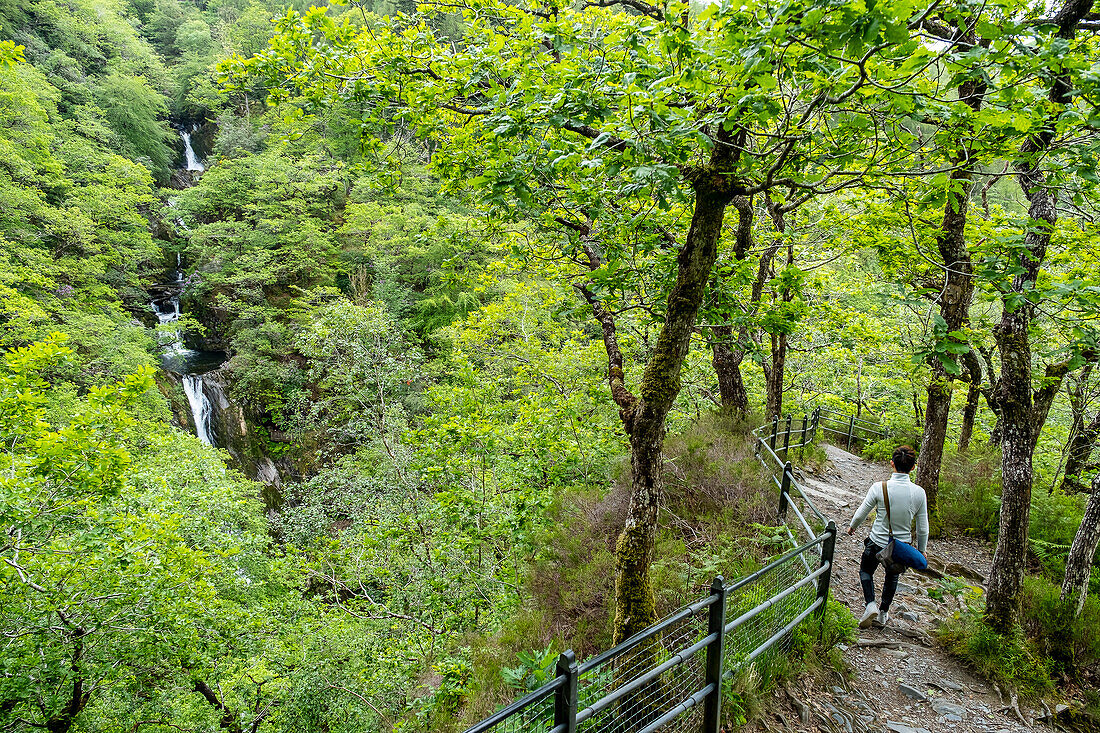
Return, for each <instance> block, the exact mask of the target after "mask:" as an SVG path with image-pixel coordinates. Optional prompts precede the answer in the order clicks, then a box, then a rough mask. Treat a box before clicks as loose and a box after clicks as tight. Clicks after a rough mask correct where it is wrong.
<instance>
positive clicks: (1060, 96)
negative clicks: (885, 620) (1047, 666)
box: [985, 0, 1093, 632]
mask: <svg viewBox="0 0 1100 733" xmlns="http://www.w3.org/2000/svg"><path fill="white" fill-rule="evenodd" d="M1092 5H1093V0H1067V1H1066V3H1065V5H1064V6H1063V7H1062V8H1061V9H1060V10H1059V11H1058V12H1057V13H1056V14H1055V16H1054V18H1053V23H1054V24H1055V25H1057V27H1058V31H1057V36H1058V37H1059V38H1062V39H1066V40H1069V39H1072V38H1074V37H1075V36H1076V33H1077V24H1078V23H1079V22H1080V21H1081V19H1082V18H1084V17H1085V16H1087V15H1088V14H1089V13H1090V12H1091V11H1092ZM1073 94H1074V88H1073V83H1072V80H1071V79H1070V78H1069V77H1068V75H1066V74H1064V73H1057V74H1055V75H1054V76H1053V77H1052V78H1051V87H1050V95H1049V98H1050V102H1051V106H1052V113H1051V114H1052V116H1051V118H1050V119H1048V121H1047V123H1046V124H1045V125H1044V126H1043V127H1042V128H1041V129H1040V130H1039V131H1038V132H1037V133H1035V134H1034V135H1032V136H1031V137H1029V138H1028V139H1027V140H1026V141H1025V142H1024V144H1023V145H1022V146H1021V148H1020V155H1019V158H1018V160H1019V162H1018V163H1017V164H1016V175H1017V180H1018V181H1019V183H1020V188H1022V189H1023V191H1024V195H1025V196H1027V199H1028V219H1029V220H1030V222H1032V224H1031V225H1030V226H1029V228H1028V231H1027V234H1026V235H1025V237H1024V246H1023V249H1022V251H1021V252H1020V254H1019V258H1018V260H1017V261H1016V262H1015V263H1014V264H1015V265H1016V267H1017V274H1016V276H1015V277H1014V278H1013V283H1012V288H1011V289H1010V290H1009V291H1008V292H1006V293H1005V294H1004V295H1003V301H1004V313H1003V315H1002V316H1001V320H1000V322H999V323H998V324H997V326H996V328H995V329H994V337H995V338H996V340H997V347H998V349H999V350H1000V354H1001V378H1000V380H999V383H998V386H997V389H996V392H997V402H998V403H999V405H1000V406H1001V415H1000V417H1001V423H1002V426H1003V427H1002V430H1003V432H1002V436H1001V480H1002V490H1001V519H1000V531H999V534H998V536H997V549H996V550H995V551H994V553H993V567H992V570H991V572H990V575H989V587H988V595H987V598H986V608H985V619H986V622H987V623H988V624H989V625H990V626H992V627H993V628H994V629H996V630H998V631H1001V632H1007V631H1009V630H1010V629H1011V628H1012V627H1013V626H1014V625H1015V623H1016V616H1017V610H1018V606H1019V600H1020V583H1021V580H1022V578H1023V572H1024V561H1025V558H1026V555H1027V538H1028V528H1029V522H1030V518H1031V517H1030V511H1031V489H1032V479H1033V470H1032V455H1033V453H1034V450H1035V444H1036V442H1037V441H1038V438H1039V431H1040V430H1041V429H1042V424H1043V422H1045V420H1046V412H1047V411H1048V410H1049V409H1050V401H1052V400H1053V393H1051V390H1054V391H1055V392H1056V391H1057V389H1059V387H1060V385H1061V380H1062V378H1064V376H1065V371H1068V365H1067V368H1066V369H1065V370H1063V371H1062V372H1061V374H1058V375H1057V380H1056V381H1055V380H1054V379H1053V378H1052V377H1053V376H1054V375H1053V374H1051V369H1050V368H1048V370H1047V372H1048V374H1047V376H1048V377H1049V378H1048V379H1047V380H1046V381H1045V383H1044V385H1043V387H1042V389H1041V390H1040V393H1041V394H1040V404H1039V405H1036V404H1035V402H1034V400H1033V395H1032V376H1033V375H1032V368H1031V343H1030V329H1031V323H1032V316H1033V313H1034V310H1035V306H1034V304H1032V303H1031V302H1030V301H1029V300H1028V299H1027V298H1026V297H1024V298H1021V297H1020V296H1021V295H1023V294H1025V293H1028V292H1030V291H1031V289H1032V288H1033V287H1034V285H1035V283H1036V281H1037V280H1038V277H1039V271H1040V269H1041V267H1042V264H1043V259H1044V258H1045V257H1046V251H1047V246H1048V245H1049V244H1050V238H1051V235H1052V233H1053V231H1054V226H1055V224H1056V223H1057V221H1058V207H1057V201H1056V199H1055V194H1054V191H1053V190H1052V187H1051V182H1050V181H1049V180H1048V177H1047V175H1046V173H1045V172H1044V171H1043V170H1042V169H1041V168H1040V167H1039V163H1038V161H1039V160H1041V159H1042V155H1041V154H1042V153H1043V152H1045V151H1046V150H1047V149H1049V148H1050V145H1051V143H1052V142H1053V140H1054V137H1055V134H1056V127H1055V124H1056V121H1057V119H1058V116H1059V115H1060V112H1061V110H1062V109H1063V108H1064V107H1065V106H1066V105H1067V104H1069V103H1070V102H1071V101H1072V99H1073ZM1042 402H1045V403H1046V404H1045V405H1043V404H1041V403H1042Z"/></svg>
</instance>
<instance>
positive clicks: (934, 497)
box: [915, 28, 986, 523]
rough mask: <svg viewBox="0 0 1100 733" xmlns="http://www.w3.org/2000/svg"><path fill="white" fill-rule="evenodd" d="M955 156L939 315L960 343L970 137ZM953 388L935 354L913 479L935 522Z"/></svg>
mask: <svg viewBox="0 0 1100 733" xmlns="http://www.w3.org/2000/svg"><path fill="white" fill-rule="evenodd" d="M961 31H962V29H961V28H960V32H961ZM969 36H970V37H969V38H966V41H967V43H970V44H973V43H974V37H973V34H972V33H971V34H969ZM985 90H986V87H985V84H984V83H980V82H975V81H966V82H963V83H962V84H960V85H959V100H960V101H962V102H963V103H964V104H966V106H968V107H969V108H970V109H972V110H974V111H975V112H976V111H978V110H980V109H981V106H982V97H983V95H984V94H985ZM951 157H952V162H953V163H954V164H955V165H958V166H960V167H959V168H956V169H955V170H954V171H952V173H951V181H952V182H953V183H954V185H952V186H949V188H948V193H947V201H946V203H945V204H944V208H943V222H942V223H941V225H940V232H939V235H938V236H937V237H936V247H937V248H938V249H939V253H940V257H941V259H942V260H943V264H944V285H943V290H942V291H941V293H940V317H941V318H943V320H944V323H945V324H946V326H945V330H946V332H947V334H946V335H945V336H944V337H945V338H946V339H948V340H949V341H951V342H954V343H958V342H959V339H957V338H954V337H952V336H951V335H950V334H951V333H954V332H958V331H959V330H960V329H962V328H963V327H965V326H966V325H967V324H968V323H969V322H970V303H971V302H972V301H973V299H974V278H973V267H972V266H971V263H970V251H969V250H968V249H967V247H966V213H967V204H968V203H969V201H970V190H971V188H973V186H974V182H973V173H972V171H971V170H970V169H969V168H967V167H962V166H965V165H966V164H967V163H969V162H970V160H971V146H970V144H969V143H968V142H966V143H963V144H961V145H959V147H958V148H957V149H956V150H955V151H954V152H953V154H952V156H951ZM960 360H961V359H960ZM951 393H952V389H951V376H950V375H949V374H948V373H947V369H946V368H945V366H944V364H943V363H942V362H941V361H940V360H939V359H938V358H933V360H932V379H931V381H930V382H929V384H928V402H927V404H926V406H925V408H924V434H923V435H922V436H921V444H920V462H919V463H918V464H917V471H916V476H915V481H916V482H917V484H919V485H920V486H921V487H922V488H923V489H924V491H925V494H926V495H927V497H928V515H929V518H930V519H931V520H932V521H933V523H935V519H936V516H937V513H938V507H939V493H940V466H941V464H942V463H943V446H944V443H945V442H946V441H947V422H948V419H949V418H950V417H951Z"/></svg>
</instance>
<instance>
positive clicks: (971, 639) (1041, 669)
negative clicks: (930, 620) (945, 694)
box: [936, 608, 1054, 697]
mask: <svg viewBox="0 0 1100 733" xmlns="http://www.w3.org/2000/svg"><path fill="white" fill-rule="evenodd" d="M936 634H937V637H938V639H939V641H940V643H941V644H943V646H944V647H945V648H946V649H947V650H948V651H950V652H951V653H952V654H954V655H955V656H957V657H959V658H960V659H962V660H963V661H965V662H967V663H968V664H970V665H971V666H972V667H973V668H974V671H975V672H977V673H978V674H979V675H980V676H982V677H984V678H985V679H987V680H989V681H990V682H995V683H998V684H1000V685H1002V686H1008V687H1010V688H1013V689H1016V690H1019V692H1020V693H1021V694H1022V695H1024V696H1025V697H1036V696H1041V695H1046V694H1050V693H1051V692H1053V691H1054V684H1053V682H1052V681H1051V676H1050V670H1049V667H1048V662H1047V660H1046V659H1044V658H1043V656H1042V655H1041V654H1040V653H1039V652H1038V650H1037V649H1036V648H1035V645H1034V644H1033V643H1032V642H1031V641H1030V640H1029V639H1028V638H1027V637H1026V636H1025V635H1024V632H1023V630H1022V629H1020V628H1019V627H1017V628H1016V629H1014V630H1013V631H1012V632H1011V633H1009V634H1000V633H998V632H996V631H994V630H993V629H992V628H990V627H989V626H987V625H986V624H985V622H984V620H983V619H982V616H981V612H980V611H979V610H978V609H976V608H971V609H970V610H968V611H965V612H963V613H961V614H959V615H957V616H956V617H955V618H953V619H950V620H948V621H947V622H945V623H944V624H943V625H941V626H940V628H939V630H938V631H937V632H936Z"/></svg>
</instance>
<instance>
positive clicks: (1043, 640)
mask: <svg viewBox="0 0 1100 733" xmlns="http://www.w3.org/2000/svg"><path fill="white" fill-rule="evenodd" d="M1060 596H1061V587H1060V586H1058V585H1057V584H1055V583H1052V582H1050V581H1049V580H1047V579H1046V578H1041V577H1034V576H1027V577H1025V578H1024V583H1023V588H1022V593H1021V608H1020V621H1021V625H1022V626H1023V628H1024V632H1025V633H1026V634H1027V636H1028V638H1029V639H1031V640H1032V641H1033V643H1034V645H1035V648H1036V649H1037V650H1038V651H1039V652H1040V653H1041V654H1042V655H1043V656H1044V657H1046V658H1049V660H1050V671H1051V672H1052V673H1053V674H1054V675H1055V676H1056V677H1076V676H1078V675H1079V674H1080V673H1081V672H1083V671H1084V670H1086V669H1087V668H1090V667H1093V666H1096V665H1097V664H1098V663H1100V634H1097V633H1096V630H1097V629H1100V598H1097V597H1096V596H1089V597H1087V598H1086V599H1085V608H1084V611H1082V613H1081V615H1080V616H1079V617H1077V618H1074V614H1073V611H1074V609H1073V604H1072V603H1066V602H1064V601H1062V599H1061V597H1060Z"/></svg>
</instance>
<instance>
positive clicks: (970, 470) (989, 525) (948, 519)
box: [939, 449, 1001, 539]
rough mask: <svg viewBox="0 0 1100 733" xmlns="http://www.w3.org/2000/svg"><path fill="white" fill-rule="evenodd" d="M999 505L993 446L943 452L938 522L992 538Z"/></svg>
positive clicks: (998, 469)
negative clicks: (965, 451) (981, 448)
mask: <svg viewBox="0 0 1100 733" xmlns="http://www.w3.org/2000/svg"><path fill="white" fill-rule="evenodd" d="M1000 506H1001V455H1000V453H999V452H996V451H993V450H988V449H985V450H972V451H970V452H969V453H962V454H959V453H953V452H949V453H945V454H944V457H943V464H942V465H941V468H940V493H939V524H940V526H941V527H942V528H943V529H945V530H947V531H954V532H958V533H960V534H964V535H968V536H970V537H980V538H983V539H993V538H994V537H996V536H997V525H998V521H999V512H1000Z"/></svg>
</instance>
